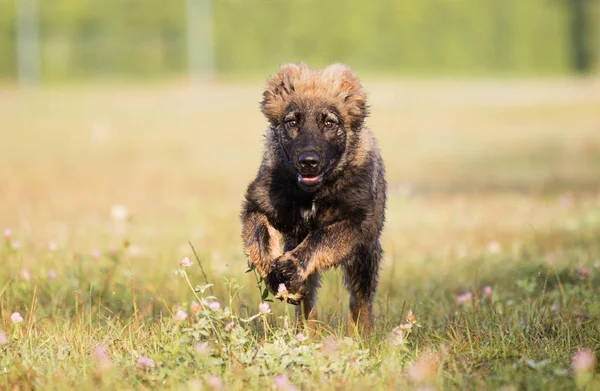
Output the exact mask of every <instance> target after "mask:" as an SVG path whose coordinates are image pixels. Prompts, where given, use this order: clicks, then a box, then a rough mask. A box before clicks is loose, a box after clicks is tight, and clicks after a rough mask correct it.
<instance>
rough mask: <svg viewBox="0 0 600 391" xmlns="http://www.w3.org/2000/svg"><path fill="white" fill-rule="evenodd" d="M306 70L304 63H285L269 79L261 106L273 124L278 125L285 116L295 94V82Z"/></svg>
mask: <svg viewBox="0 0 600 391" xmlns="http://www.w3.org/2000/svg"><path fill="white" fill-rule="evenodd" d="M306 70H307V67H306V65H304V64H291V63H290V64H283V65H281V66H280V67H279V69H278V70H277V74H276V75H275V76H273V77H271V78H270V79H269V80H267V85H266V87H265V91H264V92H263V99H262V101H261V102H260V108H261V110H262V112H263V114H264V115H265V117H267V119H268V120H269V121H270V122H271V124H273V125H277V124H278V123H279V122H280V121H281V119H282V118H283V115H284V112H285V109H286V107H287V106H288V104H289V103H290V101H291V98H292V95H293V94H294V84H295V82H296V81H297V80H299V79H300V78H301V76H302V74H303V72H305V71H306Z"/></svg>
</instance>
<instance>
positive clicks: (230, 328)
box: [225, 322, 235, 331]
mask: <svg viewBox="0 0 600 391" xmlns="http://www.w3.org/2000/svg"><path fill="white" fill-rule="evenodd" d="M234 327H235V323H233V322H229V323H227V324H226V325H225V331H231V330H233V329H234Z"/></svg>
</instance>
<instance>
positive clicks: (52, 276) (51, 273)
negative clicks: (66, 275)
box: [48, 269, 56, 281]
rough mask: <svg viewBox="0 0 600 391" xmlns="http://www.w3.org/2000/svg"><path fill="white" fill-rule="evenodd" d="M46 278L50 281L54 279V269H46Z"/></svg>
mask: <svg viewBox="0 0 600 391" xmlns="http://www.w3.org/2000/svg"><path fill="white" fill-rule="evenodd" d="M48 279H49V280H50V281H54V280H56V270H53V269H52V270H48Z"/></svg>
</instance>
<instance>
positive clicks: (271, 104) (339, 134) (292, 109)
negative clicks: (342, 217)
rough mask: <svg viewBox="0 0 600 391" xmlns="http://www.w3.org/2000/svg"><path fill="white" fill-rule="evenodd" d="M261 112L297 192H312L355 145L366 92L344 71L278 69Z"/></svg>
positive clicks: (338, 68)
mask: <svg viewBox="0 0 600 391" xmlns="http://www.w3.org/2000/svg"><path fill="white" fill-rule="evenodd" d="M261 109H262V112H263V113H264V115H265V116H266V117H267V119H268V120H269V122H270V124H271V130H272V131H273V135H274V136H275V138H276V141H277V143H278V145H279V147H280V148H281V149H282V151H283V153H284V155H285V160H286V163H287V167H288V168H289V169H290V170H292V171H293V172H294V174H297V177H298V186H299V187H300V188H301V189H302V190H304V191H307V192H314V191H316V190H317V189H319V187H320V186H321V184H322V183H323V181H324V179H326V178H327V176H328V175H329V174H331V173H332V172H333V171H334V170H335V168H336V167H337V166H338V165H339V163H340V162H341V161H342V160H343V157H344V155H345V153H346V152H347V150H348V149H349V146H350V145H351V144H352V143H353V142H354V144H356V140H357V139H358V136H357V134H358V133H359V132H360V130H361V128H362V126H363V122H364V119H365V118H366V117H367V115H368V108H367V102H366V96H365V92H364V91H363V89H362V86H361V85H360V82H359V81H358V78H357V77H356V76H355V75H354V73H353V72H352V71H351V70H350V68H348V67H347V66H345V65H341V64H334V65H330V66H328V67H327V68H324V69H322V70H315V69H311V68H309V67H308V66H306V65H304V64H285V65H282V66H281V67H280V68H279V70H278V72H277V74H276V75H275V76H273V77H272V78H271V79H269V80H268V82H267V86H266V88H265V92H264V93H263V100H262V102H261Z"/></svg>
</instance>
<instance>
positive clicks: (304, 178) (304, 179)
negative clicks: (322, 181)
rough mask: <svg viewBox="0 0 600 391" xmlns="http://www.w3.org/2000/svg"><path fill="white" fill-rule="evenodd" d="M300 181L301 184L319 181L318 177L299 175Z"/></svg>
mask: <svg viewBox="0 0 600 391" xmlns="http://www.w3.org/2000/svg"><path fill="white" fill-rule="evenodd" d="M300 180H301V181H302V182H316V181H317V180H319V177H318V176H316V175H315V176H302V175H300Z"/></svg>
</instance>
